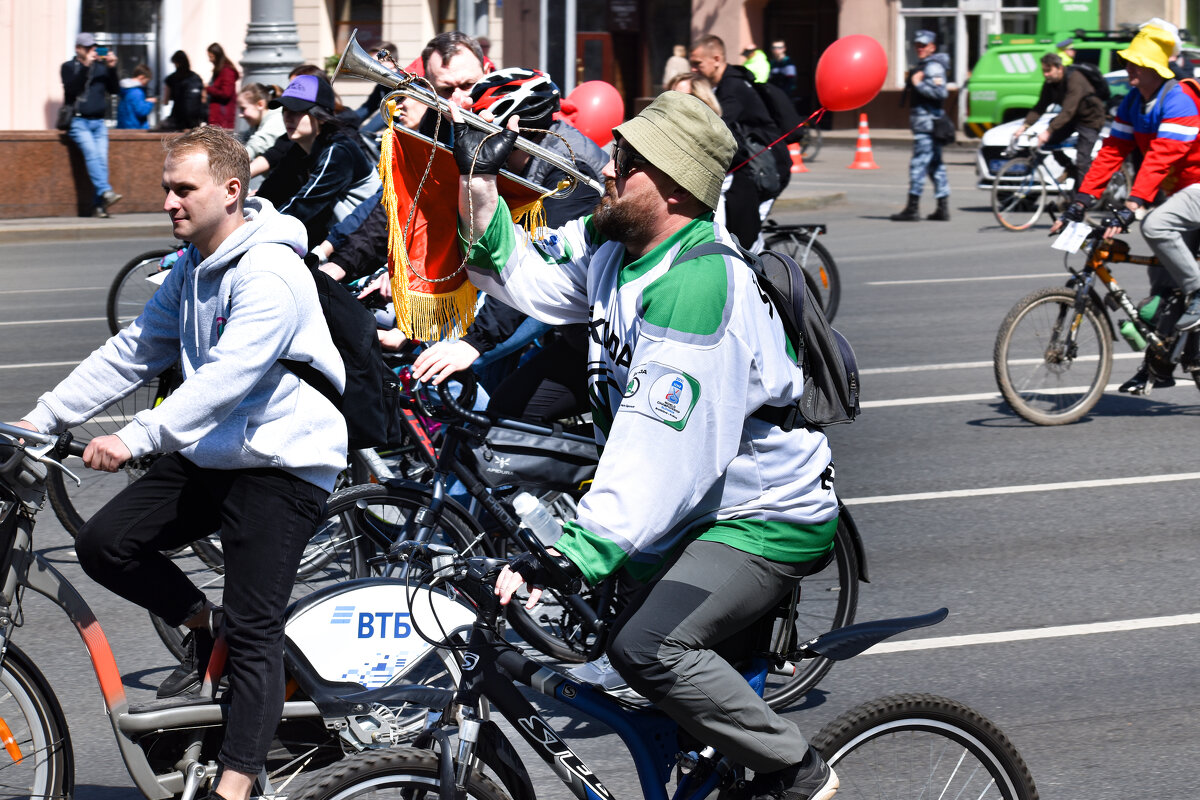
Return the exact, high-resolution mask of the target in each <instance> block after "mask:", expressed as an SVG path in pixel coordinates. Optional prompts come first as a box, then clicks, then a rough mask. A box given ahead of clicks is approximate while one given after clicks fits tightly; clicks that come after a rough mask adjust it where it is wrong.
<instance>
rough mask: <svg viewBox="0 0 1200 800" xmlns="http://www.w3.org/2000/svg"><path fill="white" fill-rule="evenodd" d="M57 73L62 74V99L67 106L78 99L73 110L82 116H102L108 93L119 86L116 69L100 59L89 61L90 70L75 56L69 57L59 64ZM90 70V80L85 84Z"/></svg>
mask: <svg viewBox="0 0 1200 800" xmlns="http://www.w3.org/2000/svg"><path fill="white" fill-rule="evenodd" d="M59 72H60V74H61V75H62V84H63V99H64V101H65V102H66V104H67V105H70V104H72V103H74V102H75V101H76V100H78V101H79V104H78V105H77V106H76V108H75V113H76V114H78V115H79V116H81V117H84V118H85V119H100V118H102V117H103V116H104V115H105V113H107V112H108V96H109V95H110V94H116V93H117V92H118V91H120V89H121V83H120V79H119V78H118V76H117V71H116V70H115V69H112V68H110V67H109V66H108V64H106V63H104V62H103V61H101V60H99V59H97V60H96V61H93V62H92V66H91V69H90V70H89V69H88V68H87V67H85V66H84V65H83V63H82V62H81V61H80V60H79V59H78V58H72V59H71V60H70V61H68V62H66V63H65V64H63V65H62V69H60V70H59ZM89 72H90V75H91V78H92V80H91V83H88V75H89ZM85 88H86V90H87V91H86V94H85V92H84V90H85Z"/></svg>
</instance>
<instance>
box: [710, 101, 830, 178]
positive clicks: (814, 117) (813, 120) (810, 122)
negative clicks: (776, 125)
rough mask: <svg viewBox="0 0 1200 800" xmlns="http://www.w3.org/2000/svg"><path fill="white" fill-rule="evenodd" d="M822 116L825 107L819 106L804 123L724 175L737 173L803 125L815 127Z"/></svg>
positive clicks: (786, 132)
mask: <svg viewBox="0 0 1200 800" xmlns="http://www.w3.org/2000/svg"><path fill="white" fill-rule="evenodd" d="M824 116H825V107H824V106H821V107H820V108H818V109H817V110H816V111H814V112H813V113H811V114H809V115H808V119H806V120H804V121H802V122H800V123H799V124H797V125H795V126H794V127H792V128H790V129H789V130H787V131H785V132H784V134H783V135H782V136H780V137H779V138H778V139H776V140H775V141H773V142H771V143H770V144H768V145H766V146H765V147H763V149H762V150H759V151H758V152H757V153H755V154H754V155H752V156H750V157H749V158H747V159H746V160H745V161H743V162H742V163H740V164H738V165H737V166H736V167H734V168H733V169H731V170H729V172H727V173H726V174H727V175H732V174H733V173H735V172H737V171H738V170H739V169H741V168H742V167H744V166H746V165H747V164H749V163H750V162H751V161H753V160H754V159H756V158H758V157H759V156H761V155H762V154H763V153H765V152H767V151H768V150H770V149H771V148H772V147H774V146H775V145H777V144H779V143H780V142H782V141H783V140H784V139H786V138H787V137H789V136H791V135H792V133H793V132H794V131H798V130H800V129H801V128H803V127H804V126H805V125H816V124H817V123H818V122H820V121H821V118H822V117H824Z"/></svg>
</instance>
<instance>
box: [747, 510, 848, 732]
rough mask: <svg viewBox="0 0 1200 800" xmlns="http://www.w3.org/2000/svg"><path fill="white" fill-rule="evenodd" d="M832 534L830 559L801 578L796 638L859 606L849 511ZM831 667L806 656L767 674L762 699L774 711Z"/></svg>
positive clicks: (841, 620) (843, 619)
mask: <svg viewBox="0 0 1200 800" xmlns="http://www.w3.org/2000/svg"><path fill="white" fill-rule="evenodd" d="M841 513H842V515H843V519H841V520H839V521H838V529H837V535H836V536H835V537H834V540H833V541H834V544H833V561H832V562H830V564H829V566H827V567H826V568H825V569H823V570H821V571H820V572H818V573H816V574H814V575H809V576H808V577H806V578H804V580H802V581H800V601H799V602H798V603H797V604H796V633H797V637H796V641H797V642H807V641H808V640H809V639H812V638H814V637H817V636H820V635H821V634H822V633H826V632H828V631H831V630H834V629H836V628H844V627H845V626H847V625H849V624H850V623H852V622H854V613H855V611H856V610H857V608H858V573H859V564H858V554H857V553H856V552H855V550H854V543H853V541H852V540H851V537H850V530H849V528H848V527H847V523H846V521H845V519H846V518H848V517H849V514H850V512H849V511H847V510H846V509H845V508H843V509H842V512H841ZM832 668H833V661H831V660H830V659H828V658H810V659H805V660H804V661H802V662H800V663H799V664H797V665H796V672H795V673H794V674H792V675H773V674H768V675H767V684H766V687H765V688H764V691H763V698H764V699H765V700H766V701H767V704H768V705H770V706H771V708H774V709H776V710H780V709H784V708H787V707H788V706H790V705H791V704H793V703H794V702H796V701H797V700H799V699H800V698H801V697H803V696H804V695H805V694H807V693H808V690H809V689H811V688H813V687H814V686H816V685H817V684H818V683H819V682H820V681H821V679H822V678H824V677H825V675H826V673H828V672H829V670H830V669H832Z"/></svg>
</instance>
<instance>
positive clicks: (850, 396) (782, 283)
mask: <svg viewBox="0 0 1200 800" xmlns="http://www.w3.org/2000/svg"><path fill="white" fill-rule="evenodd" d="M708 255H723V256H731V257H733V258H738V259H740V260H742V261H744V262H745V263H746V265H747V266H749V267H750V269H751V271H753V272H754V276H755V278H756V279H757V281H758V286H759V288H760V289H761V290H762V292H763V294H765V295H766V297H767V299H768V300H770V303H771V308H772V309H773V310H774V311H775V312H776V313H778V314H779V320H780V322H782V323H783V330H784V333H785V334H786V336H787V338H788V342H789V343H790V344H791V346H792V348H793V350H794V352H795V355H796V364H797V366H799V367H800V370H801V371H802V372H803V373H804V393H803V394H802V395H801V396H800V399H799V400H797V401H796V402H795V403H793V404H791V405H788V406H763V407H762V408H760V409H758V410H757V411H755V412H754V414H753V415H752V416H754V417H756V418H758V419H761V420H765V421H766V422H770V423H771V424H773V425H778V426H779V427H780V428H782V429H783V430H785V431H790V430H792V429H793V428H795V427H796V426H797V423H798V422H800V420H803V424H804V425H805V427H808V428H815V429H818V430H819V429H821V428H824V427H826V426H828V425H836V424H838V423H842V422H853V421H854V418H855V417H857V416H858V412H859V409H860V404H859V375H858V361H857V360H856V359H855V357H854V349H853V348H852V347H851V346H850V342H848V341H847V340H846V337H845V336H842V334H840V333H838V332H837V331H836V330H834V329H833V326H832V325H830V324H829V320H828V319H826V318H825V312H824V311H822V310H821V305H820V303H819V302H818V301H817V299H816V298H817V295H816V292H814V291H813V290H812V288H811V287H810V286H809V285H808V279H807V277H806V276H805V274H804V270H802V269H801V268H800V265H799V264H797V263H796V261H795V260H794V259H793V258H792V257H791V256H789V255H787V254H786V253H780V252H778V251H776V250H765V251H763V252H762V253H760V254H758V255H755V254H753V253H751V252H749V251H748V250H743V249H741V248H737V249H734V247H732V246H730V245H726V244H721V243H719V242H707V243H705V244H699V245H696V246H695V247H693V248H691V249H690V250H688V251H686V252H685V253H683V254H682V255H681V256H680V257H679V258H678V259H676V260H675V262H674V263H673V264H672V266H677V265H679V264H680V263H682V262H684V261H690V260H691V259H694V258H700V257H701V256H708Z"/></svg>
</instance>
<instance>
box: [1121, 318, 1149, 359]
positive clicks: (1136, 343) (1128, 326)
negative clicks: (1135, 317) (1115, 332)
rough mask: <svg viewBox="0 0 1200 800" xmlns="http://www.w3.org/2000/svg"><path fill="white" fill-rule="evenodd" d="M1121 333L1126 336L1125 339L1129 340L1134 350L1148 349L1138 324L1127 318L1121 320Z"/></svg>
mask: <svg viewBox="0 0 1200 800" xmlns="http://www.w3.org/2000/svg"><path fill="white" fill-rule="evenodd" d="M1121 335H1122V336H1124V337H1125V341H1127V342H1129V346H1130V347H1132V348H1133V349H1134V350H1137V351H1139V352H1140V351H1142V350H1145V349H1146V339H1145V337H1143V336H1142V334H1141V331H1139V330H1138V329H1137V326H1136V325H1134V324H1133V323H1132V322H1130V321H1129V320H1127V319H1126V320H1122V321H1121Z"/></svg>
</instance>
